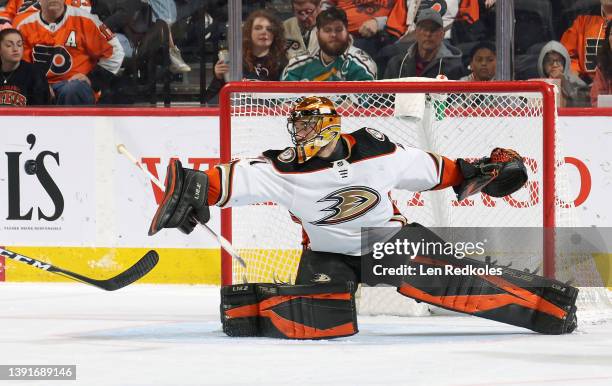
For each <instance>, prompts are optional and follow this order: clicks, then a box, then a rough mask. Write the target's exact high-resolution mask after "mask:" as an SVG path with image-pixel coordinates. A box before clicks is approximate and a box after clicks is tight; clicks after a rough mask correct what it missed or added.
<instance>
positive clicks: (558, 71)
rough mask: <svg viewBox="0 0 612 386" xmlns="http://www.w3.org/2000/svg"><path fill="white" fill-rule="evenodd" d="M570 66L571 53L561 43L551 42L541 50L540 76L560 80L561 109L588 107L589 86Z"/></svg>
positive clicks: (539, 60) (539, 59) (539, 61)
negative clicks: (565, 107)
mask: <svg viewBox="0 0 612 386" xmlns="http://www.w3.org/2000/svg"><path fill="white" fill-rule="evenodd" d="M570 66H571V59H570V55H569V52H568V51H567V49H566V48H565V47H564V46H563V44H561V43H560V42H558V41H555V40H551V41H550V42H548V43H546V44H545V45H544V47H542V49H541V50H540V55H539V57H538V74H539V75H540V77H541V78H548V79H558V80H559V82H560V91H561V96H562V102H561V107H564V106H567V107H580V106H588V105H589V99H588V94H587V93H588V86H587V84H586V83H585V82H584V81H583V80H582V79H580V77H579V76H578V75H577V74H576V73H575V72H574V71H573V70H572V69H571V67H570Z"/></svg>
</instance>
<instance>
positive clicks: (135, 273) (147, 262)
mask: <svg viewBox="0 0 612 386" xmlns="http://www.w3.org/2000/svg"><path fill="white" fill-rule="evenodd" d="M158 261H159V255H158V254H157V252H156V251H154V250H150V251H149V252H147V253H146V255H144V256H143V257H141V258H140V260H138V262H137V263H136V264H134V265H133V266H131V267H130V268H128V269H127V270H125V271H123V272H121V273H120V274H119V275H117V276H115V277H112V278H110V279H106V280H95V283H92V282H89V283H90V284H93V285H95V286H97V287H100V288H102V289H105V290H107V291H115V290H118V289H120V288H123V287H125V286H127V285H130V284H132V283H134V282H135V281H137V280H139V279H140V278H142V277H143V276H145V275H146V274H147V273H149V272H150V271H151V270H152V269H153V268H154V267H155V265H157V262H158Z"/></svg>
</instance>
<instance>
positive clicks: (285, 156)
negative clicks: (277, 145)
mask: <svg viewBox="0 0 612 386" xmlns="http://www.w3.org/2000/svg"><path fill="white" fill-rule="evenodd" d="M277 158H278V160H279V161H281V162H284V163H289V162H291V161H293V160H294V159H295V149H294V148H292V147H289V148H287V150H285V151H284V152H282V153H280V154H279V155H278V157H277Z"/></svg>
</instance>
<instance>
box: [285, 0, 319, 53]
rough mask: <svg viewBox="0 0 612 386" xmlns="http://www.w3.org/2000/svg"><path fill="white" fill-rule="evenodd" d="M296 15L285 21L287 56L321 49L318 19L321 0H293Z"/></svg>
mask: <svg viewBox="0 0 612 386" xmlns="http://www.w3.org/2000/svg"><path fill="white" fill-rule="evenodd" d="M291 6H292V7H293V14H294V15H295V16H293V17H291V18H289V19H287V20H285V21H284V23H283V25H284V27H285V40H286V41H287V57H288V58H289V59H291V58H293V57H296V56H298V55H304V54H308V53H310V54H313V53H315V52H316V51H317V50H318V49H319V43H318V41H317V27H316V21H317V16H318V15H319V12H321V0H291Z"/></svg>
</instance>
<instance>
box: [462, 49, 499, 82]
mask: <svg viewBox="0 0 612 386" xmlns="http://www.w3.org/2000/svg"><path fill="white" fill-rule="evenodd" d="M470 58H471V59H470V65H469V67H468V70H471V71H472V72H471V73H470V74H468V75H466V76H464V77H462V78H461V79H459V80H465V81H470V82H487V81H490V80H494V79H495V71H496V69H497V56H496V54H495V44H493V43H491V42H487V41H484V42H480V43H478V44H477V45H475V46H474V48H472V52H470Z"/></svg>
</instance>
